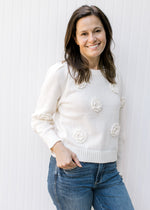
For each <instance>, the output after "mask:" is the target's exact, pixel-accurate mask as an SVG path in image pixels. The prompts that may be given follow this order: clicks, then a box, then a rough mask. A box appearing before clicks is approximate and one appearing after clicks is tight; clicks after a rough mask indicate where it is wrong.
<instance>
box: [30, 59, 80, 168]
mask: <svg viewBox="0 0 150 210" xmlns="http://www.w3.org/2000/svg"><path fill="white" fill-rule="evenodd" d="M62 68H64V67H63V64H61V63H57V64H55V65H53V66H52V67H50V68H49V70H48V72H47V75H46V78H45V81H44V83H43V85H42V87H41V91H40V96H39V98H38V102H37V106H36V109H35V112H34V113H33V114H32V119H31V127H32V129H33V130H34V131H35V132H36V133H37V134H38V135H39V136H40V137H41V138H42V139H43V140H44V142H45V143H46V144H47V146H48V147H49V148H50V149H51V151H52V152H53V153H55V155H56V161H57V166H58V167H61V168H66V169H70V168H74V167H75V166H76V165H78V166H79V167H81V164H80V162H79V160H78V158H77V156H76V154H75V153H73V152H72V151H70V150H69V149H68V148H66V147H65V146H64V145H63V140H62V139H60V138H59V136H57V134H56V132H55V124H54V121H53V114H54V113H55V112H56V110H57V108H58V103H59V100H60V98H61V95H62V93H63V90H64V88H65V85H66V80H67V73H66V71H65V69H62Z"/></svg>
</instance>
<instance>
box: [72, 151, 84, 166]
mask: <svg viewBox="0 0 150 210" xmlns="http://www.w3.org/2000/svg"><path fill="white" fill-rule="evenodd" d="M72 159H73V161H74V162H75V163H76V165H77V166H79V167H82V165H81V163H80V161H79V159H78V158H77V156H76V154H75V155H73V156H72Z"/></svg>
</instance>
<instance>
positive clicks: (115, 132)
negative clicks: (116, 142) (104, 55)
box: [110, 123, 120, 137]
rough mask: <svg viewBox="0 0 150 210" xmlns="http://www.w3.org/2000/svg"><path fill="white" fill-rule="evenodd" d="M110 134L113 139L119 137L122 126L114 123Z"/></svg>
mask: <svg viewBox="0 0 150 210" xmlns="http://www.w3.org/2000/svg"><path fill="white" fill-rule="evenodd" d="M110 133H111V135H112V136H113V137H115V136H118V135H119V133H120V125H119V123H114V124H113V125H112V127H111V129H110Z"/></svg>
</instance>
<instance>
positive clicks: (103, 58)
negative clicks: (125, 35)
mask: <svg viewBox="0 0 150 210" xmlns="http://www.w3.org/2000/svg"><path fill="white" fill-rule="evenodd" d="M90 15H95V16H96V17H98V18H99V19H100V21H101V22H102V24H103V27H104V30H105V33H106V46H105V49H104V50H103V52H102V53H101V55H100V60H99V64H98V69H100V71H101V72H102V74H103V76H104V77H105V78H106V79H107V80H108V81H109V82H110V83H112V84H114V83H116V82H115V76H116V68H115V64H114V59H113V55H112V52H111V49H110V47H111V42H112V40H113V39H112V28H111V25H110V22H109V20H108V18H107V17H106V15H105V14H104V13H103V12H102V10H100V9H99V8H98V7H96V6H93V5H92V6H88V5H83V6H81V7H79V8H78V9H77V10H75V11H74V12H73V14H72V16H71V18H70V20H69V22H68V26H67V30H66V35H65V55H64V57H65V61H66V62H67V64H68V66H71V67H72V69H73V75H72V74H71V72H70V69H69V73H70V74H71V76H72V77H73V78H74V80H75V83H77V84H80V83H82V82H84V81H85V82H89V80H90V76H91V72H90V70H89V62H88V60H87V59H86V58H85V57H84V56H82V55H81V53H80V48H79V46H78V45H77V44H76V42H75V37H76V25H77V21H78V20H79V19H81V18H83V17H86V16H90Z"/></svg>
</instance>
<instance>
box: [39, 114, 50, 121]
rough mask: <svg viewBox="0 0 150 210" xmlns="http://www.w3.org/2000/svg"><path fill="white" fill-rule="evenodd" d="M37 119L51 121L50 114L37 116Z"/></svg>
mask: <svg viewBox="0 0 150 210" xmlns="http://www.w3.org/2000/svg"><path fill="white" fill-rule="evenodd" d="M37 118H38V119H40V120H47V121H50V120H51V118H50V114H48V113H43V114H40V115H38V117H37Z"/></svg>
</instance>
